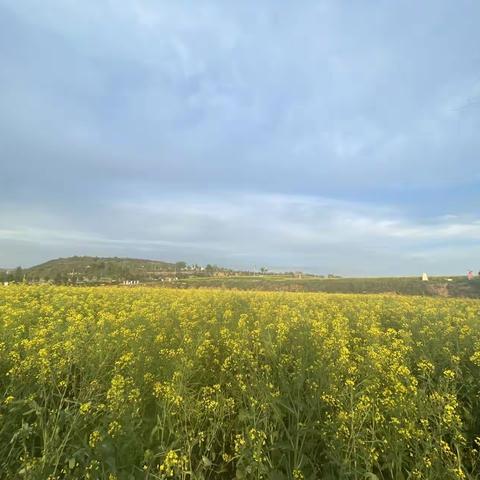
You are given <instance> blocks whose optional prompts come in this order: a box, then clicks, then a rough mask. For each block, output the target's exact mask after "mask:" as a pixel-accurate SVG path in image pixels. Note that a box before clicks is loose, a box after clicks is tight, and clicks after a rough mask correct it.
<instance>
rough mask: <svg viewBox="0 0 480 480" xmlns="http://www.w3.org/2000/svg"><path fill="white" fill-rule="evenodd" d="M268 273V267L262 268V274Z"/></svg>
mask: <svg viewBox="0 0 480 480" xmlns="http://www.w3.org/2000/svg"><path fill="white" fill-rule="evenodd" d="M267 272H268V268H267V267H262V268H260V273H263V274H265V273H267Z"/></svg>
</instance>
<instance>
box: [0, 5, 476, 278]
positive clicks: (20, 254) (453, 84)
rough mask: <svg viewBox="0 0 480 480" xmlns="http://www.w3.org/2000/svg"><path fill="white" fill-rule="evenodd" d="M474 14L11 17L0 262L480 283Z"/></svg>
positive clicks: (333, 11)
mask: <svg viewBox="0 0 480 480" xmlns="http://www.w3.org/2000/svg"><path fill="white" fill-rule="evenodd" d="M479 20H480V3H479V2H477V1H473V0H472V1H461V0H460V1H448V2H447V1H425V2H420V3H419V2H415V1H399V2H391V1H363V2H351V1H338V0H335V1H334V0H332V1H321V0H320V1H309V0H305V1H299V2H278V1H273V0H272V1H264V2H254V1H248V0H247V1H242V2H232V1H216V2H213V1H201V2H199V1H175V2H164V1H159V0H152V1H147V0H145V1H143V0H124V1H122V2H114V1H102V0H95V1H90V0H82V1H80V0H78V1H77V0H69V1H63V2H59V1H51V0H42V1H40V0H22V1H18V0H0V162H1V171H0V189H1V192H2V195H1V196H0V265H4V266H15V265H18V264H22V265H24V266H29V265H32V264H35V263H38V262H41V261H44V260H47V259H50V258H53V257H57V256H68V255H74V254H77V255H79V254H88V255H108V256H110V255H111V256H113V255H117V256H132V257H146V258H157V259H164V260H180V259H183V260H185V261H187V262H191V263H194V262H196V263H217V264H220V265H225V266H231V267H238V268H245V267H250V268H251V267H252V266H253V265H256V266H257V267H258V266H261V265H266V266H267V267H269V268H272V269H302V270H307V271H313V272H318V273H329V272H334V273H338V274H343V275H396V274H398V275H407V274H418V273H419V272H420V273H421V272H422V271H427V272H430V273H432V274H434V273H438V274H440V273H448V274H454V273H463V272H465V271H466V270H467V269H480V208H479V207H480V162H479V160H480V159H479V152H480V135H479V131H480V51H479V49H478V45H480V30H479V28H478V23H479Z"/></svg>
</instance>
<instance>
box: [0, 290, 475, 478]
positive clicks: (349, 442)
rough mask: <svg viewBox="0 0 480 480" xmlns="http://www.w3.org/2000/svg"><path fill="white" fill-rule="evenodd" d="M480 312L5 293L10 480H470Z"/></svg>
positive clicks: (3, 369)
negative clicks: (18, 479) (169, 479)
mask: <svg viewBox="0 0 480 480" xmlns="http://www.w3.org/2000/svg"><path fill="white" fill-rule="evenodd" d="M479 310H480V302H479V301H477V300H458V299H431V298H426V297H398V296H388V295H384V296H363V295H327V294H304V293H263V292H233V291H208V290H205V291H200V290H188V291H181V290H169V289H152V288H138V289H123V288H112V287H109V288H83V287H82V288H78V287H77V288H74V287H52V286H28V285H18V286H9V287H5V288H1V289H0V478H24V479H32V480H34V479H35V480H36V479H46V478H49V479H54V478H58V479H60V478H62V479H77V478H78V479H83V478H86V479H95V478H101V479H111V480H113V479H135V478H138V479H140V478H142V479H143V478H149V479H167V478H176V479H217V478H218V479H222V478H224V479H232V478H237V479H255V478H264V479H296V480H298V479H316V478H321V479H337V478H344V479H367V478H369V479H377V478H378V479H421V478H423V479H439V478H442V479H477V478H479V474H478V472H479V471H480V469H479V447H480V413H479V412H480V408H479V407H480V405H479V400H480V397H479V390H480V322H479V320H480V318H479Z"/></svg>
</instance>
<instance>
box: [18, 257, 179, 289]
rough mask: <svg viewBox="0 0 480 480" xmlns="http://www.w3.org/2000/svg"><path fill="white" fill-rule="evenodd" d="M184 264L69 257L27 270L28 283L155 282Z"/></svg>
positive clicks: (134, 259) (132, 259) (129, 259)
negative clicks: (49, 281) (50, 281)
mask: <svg viewBox="0 0 480 480" xmlns="http://www.w3.org/2000/svg"><path fill="white" fill-rule="evenodd" d="M181 264H183V262H179V263H177V264H175V263H169V262H162V261H159V260H145V259H137V258H120V257H77V256H74V257H68V258H57V259H55V260H49V261H48V262H45V263H42V264H40V265H35V266H34V267H31V268H28V269H26V270H24V274H25V279H26V280H27V281H40V280H43V281H47V280H53V281H55V282H57V283H67V282H68V283H88V282H99V281H103V282H119V281H124V280H139V281H154V280H159V279H161V278H163V277H164V276H168V275H171V274H174V273H175V270H176V267H177V266H179V265H181Z"/></svg>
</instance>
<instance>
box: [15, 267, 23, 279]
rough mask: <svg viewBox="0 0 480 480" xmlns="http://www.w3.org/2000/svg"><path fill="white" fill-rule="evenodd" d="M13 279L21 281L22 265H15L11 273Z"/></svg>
mask: <svg viewBox="0 0 480 480" xmlns="http://www.w3.org/2000/svg"><path fill="white" fill-rule="evenodd" d="M13 279H14V280H15V282H21V281H22V280H23V269H22V267H17V268H16V269H15V273H14V274H13Z"/></svg>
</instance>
